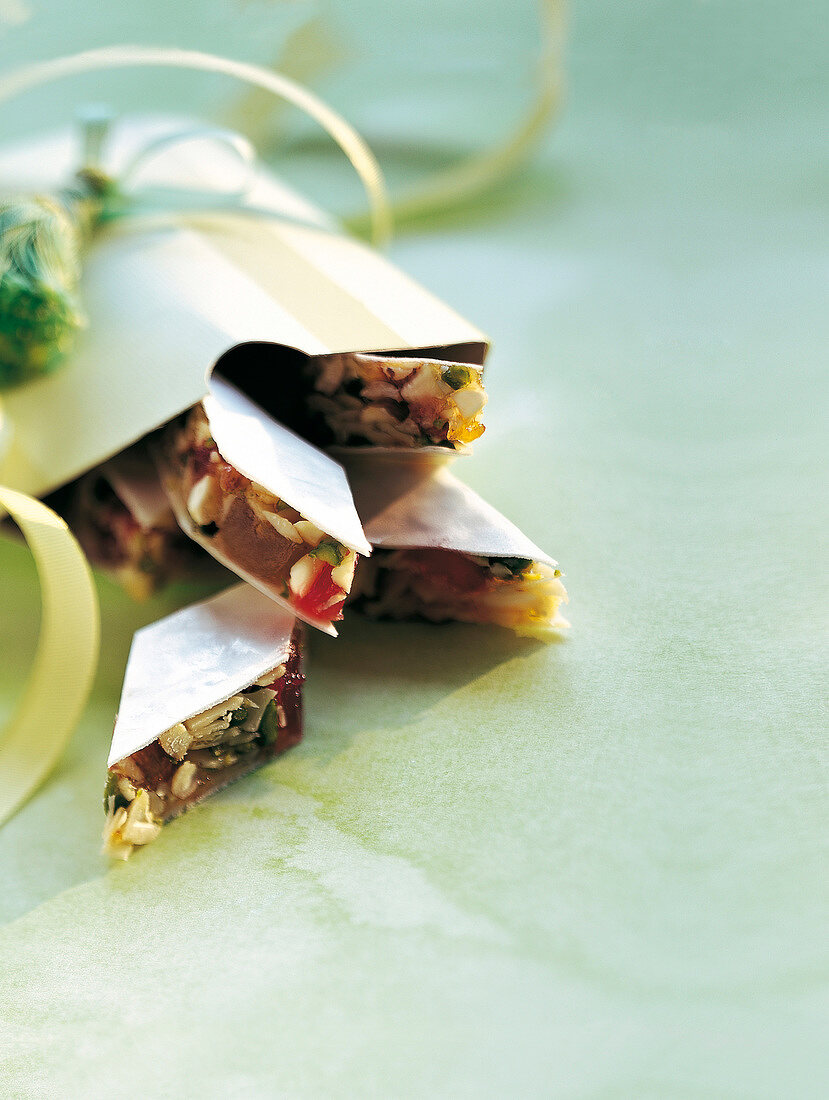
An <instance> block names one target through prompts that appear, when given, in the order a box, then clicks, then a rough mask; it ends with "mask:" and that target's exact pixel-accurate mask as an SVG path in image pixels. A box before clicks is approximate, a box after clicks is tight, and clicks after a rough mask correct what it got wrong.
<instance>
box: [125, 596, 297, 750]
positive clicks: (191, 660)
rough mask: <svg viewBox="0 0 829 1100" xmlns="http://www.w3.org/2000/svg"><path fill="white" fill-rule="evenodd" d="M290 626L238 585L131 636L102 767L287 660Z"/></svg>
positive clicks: (278, 611) (285, 615)
mask: <svg viewBox="0 0 829 1100" xmlns="http://www.w3.org/2000/svg"><path fill="white" fill-rule="evenodd" d="M295 621H296V620H295V619H294V617H293V615H291V614H290V613H289V612H287V611H284V610H283V609H282V608H280V607H277V606H276V604H275V603H274V602H273V600H271V599H269V598H268V597H267V596H263V595H262V594H261V593H260V592H258V591H257V590H256V589H254V588H251V587H250V585H247V584H237V585H233V587H231V588H228V589H225V591H224V592H221V593H220V594H219V595H218V596H213V597H211V598H210V599H208V600H203V601H202V602H201V603H197V604H193V605H192V606H191V607H186V608H184V609H183V610H182V611H177V612H175V613H174V614H173V615H170V616H168V617H167V618H166V619H161V620H160V621H159V622H156V623H152V624H151V625H150V626H145V627H143V628H142V629H141V630H138V631H136V634H135V637H134V639H133V643H132V647H131V649H130V655H129V659H128V661H127V669H126V673H125V676H124V687H123V691H122V695H121V705H120V707H119V710H118V717H117V719H116V722H115V731H114V733H113V736H112V747H111V749H110V753H109V759H108V761H107V766H111V765H112V764H114V763H116V762H117V761H118V760H123V759H124V758H126V757H128V756H132V754H133V753H135V752H138V751H139V750H140V749H143V748H146V746H147V745H149V744H150V743H151V742H153V741H155V740H157V738H158V737H159V736H160V735H161V734H162V733H164V732H165V730H168V729H170V727H171V726H174V725H175V724H176V723H177V722H183V721H186V720H187V719H188V718H192V717H193V716H194V715H196V714H200V713H201V712H202V711H204V710H207V709H208V708H209V707H213V706H215V705H217V704H218V703H221V702H223V701H224V700H225V699H229V698H231V696H233V695H234V694H235V693H236V692H238V691H240V690H241V689H243V688H245V687H247V686H248V685H249V684H252V683H254V682H255V681H256V680H257V678H258V677H260V676H262V675H263V674H264V673H266V672H268V671H269V670H270V669H272V668H274V667H276V666H277V665H279V664H280V663H282V662H284V661H286V660H287V658H288V655H289V653H290V649H291V634H292V632H293V629H294V625H295Z"/></svg>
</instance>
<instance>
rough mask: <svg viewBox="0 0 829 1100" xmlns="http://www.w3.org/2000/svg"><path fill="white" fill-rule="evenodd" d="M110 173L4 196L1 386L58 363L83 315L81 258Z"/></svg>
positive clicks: (0, 213)
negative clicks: (46, 191) (44, 191)
mask: <svg viewBox="0 0 829 1100" xmlns="http://www.w3.org/2000/svg"><path fill="white" fill-rule="evenodd" d="M111 190H112V184H111V181H110V180H109V179H108V178H107V177H105V176H103V175H101V174H99V173H97V172H90V171H85V172H81V173H79V174H78V176H77V177H76V180H75V182H74V184H73V186H72V187H69V188H66V189H64V190H62V191H60V192H58V193H57V194H55V195H34V196H31V197H25V198H18V199H11V200H8V201H6V202H2V203H0V387H6V386H12V385H17V384H19V383H20V382H24V381H26V380H28V379H31V378H35V377H37V376H39V375H42V374H46V373H48V372H49V371H52V370H54V369H55V367H56V366H57V365H58V364H59V363H60V362H61V360H62V359H63V358H64V357H65V356H66V354H67V353H68V352H69V351H70V350H71V348H72V345H73V343H74V339H75V335H76V333H77V332H78V330H79V329H80V328H81V327H82V326H83V325H84V323H85V318H84V314H83V310H82V308H81V304H80V301H79V297H78V282H79V279H80V272H81V258H82V254H83V251H84V249H85V247H86V245H87V244H88V242H89V239H90V237H91V235H92V232H93V230H94V228H95V226H96V225H97V224H98V223H99V222H100V220H101V218H102V216H103V210H104V203H105V200H106V198H107V197H108V195H109V194H110V193H111Z"/></svg>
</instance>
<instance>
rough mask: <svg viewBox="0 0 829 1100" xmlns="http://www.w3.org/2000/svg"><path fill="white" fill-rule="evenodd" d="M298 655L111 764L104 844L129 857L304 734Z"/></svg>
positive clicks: (110, 850)
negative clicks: (178, 818) (175, 820)
mask: <svg viewBox="0 0 829 1100" xmlns="http://www.w3.org/2000/svg"><path fill="white" fill-rule="evenodd" d="M303 680H304V676H303V674H302V671H301V657H300V651H299V648H298V645H297V644H296V639H295V642H294V644H293V645H292V650H291V654H290V657H289V658H288V660H287V661H286V662H285V663H284V664H281V665H279V666H277V667H276V668H274V669H272V670H271V671H270V672H268V673H266V674H265V675H264V676H260V677H259V679H258V680H257V681H256V683H254V684H250V685H249V686H248V687H246V688H245V689H244V690H243V691H240V692H238V693H237V694H236V695H233V696H231V698H229V699H226V700H224V701H223V702H221V703H218V704H217V705H216V706H214V707H210V708H209V709H208V710H205V711H203V712H202V713H201V714H197V715H194V716H193V717H192V718H188V719H187V720H186V721H184V722H178V723H176V725H174V726H172V727H171V728H170V729H168V730H165V731H164V733H162V734H161V736H160V737H158V739H157V740H155V741H153V742H151V744H149V745H147V746H146V747H145V748H143V749H140V750H139V751H138V752H135V753H133V754H132V755H131V756H128V757H125V758H124V759H123V760H119V761H118V762H117V763H115V764H113V765H112V767H111V768H110V769H109V776H108V779H107V787H106V792H105V794H104V809H105V810H106V814H107V820H106V825H105V827H104V851H105V852H106V853H107V854H108V855H110V856H112V857H113V858H115V859H128V858H129V856H130V854H131V853H132V850H133V848H135V847H137V846H141V845H144V844H148V843H149V842H150V841H152V840H154V839H155V838H156V837H157V836H158V834H159V832H160V831H161V827H162V825H163V824H164V823H165V822H166V821H169V820H170V819H171V818H174V817H176V816H177V815H178V814H180V813H181V812H182V811H183V810H186V809H187V808H188V807H189V806H191V805H193V803H195V802H198V801H200V800H201V799H203V798H205V797H207V795H209V794H211V793H212V792H213V791H216V790H218V789H219V788H220V787H224V786H225V785H226V784H228V783H230V782H232V781H233V780H234V779H238V778H239V777H240V776H242V775H244V774H246V773H247V772H249V771H252V770H253V769H254V768H257V767H259V766H260V765H261V764H263V763H265V762H266V761H267V760H269V759H271V758H272V757H274V756H276V755H278V754H279V753H281V752H284V751H285V749H288V748H290V747H291V746H292V745H295V744H296V743H297V742H298V741H299V740H300V739H301V738H302V682H303Z"/></svg>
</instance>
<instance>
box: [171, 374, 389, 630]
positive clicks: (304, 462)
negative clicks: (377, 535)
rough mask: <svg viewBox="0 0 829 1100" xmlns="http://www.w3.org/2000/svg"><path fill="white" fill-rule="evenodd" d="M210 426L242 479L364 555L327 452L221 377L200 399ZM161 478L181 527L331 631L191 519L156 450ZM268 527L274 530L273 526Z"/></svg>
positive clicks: (344, 483) (342, 480)
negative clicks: (242, 563)
mask: <svg viewBox="0 0 829 1100" xmlns="http://www.w3.org/2000/svg"><path fill="white" fill-rule="evenodd" d="M203 407H204V411H205V414H206V416H207V420H208V424H209V428H210V432H211V434H212V436H213V439H214V440H215V443H216V446H217V447H218V450H219V453H220V455H221V456H222V458H224V460H225V461H226V462H228V463H229V464H230V465H231V466H232V467H234V468H235V469H236V470H238V471H239V472H240V473H241V474H243V475H244V476H245V477H247V478H249V479H250V480H251V481H253V482H255V483H256V484H257V485H260V486H262V487H263V488H264V489H265V490H266V491H267V492H268V493H269V494H271V495H272V496H273V497H277V498H279V499H280V500H282V501H284V502H285V503H286V504H288V505H290V506H291V507H292V508H295V509H296V510H297V511H298V512H299V513H300V514H301V515H302V516H303V517H304V518H305V519H307V520H310V522H311V523H313V524H314V525H315V526H316V527H318V528H319V529H320V530H321V531H322V532H324V533H325V534H326V535H330V536H331V537H332V538H334V539H335V540H337V542H339V543H342V544H343V545H344V546H346V547H348V548H349V549H350V550H353V551H354V552H355V553H357V554H362V555H368V554H370V553H371V546H370V544H369V543H368V541H367V540H366V537H365V535H364V534H363V529H362V526H361V524H360V519H359V516H358V515H357V511H356V508H355V507H354V501H353V498H352V495H351V489H350V487H349V484H348V479H347V477H346V474H345V470H344V469H343V467H342V466H340V464H339V463H337V462H335V461H334V460H333V459H332V458H331V457H330V456H328V455H326V454H324V453H323V452H322V451H320V450H318V449H317V448H316V447H313V446H312V445H311V444H310V443H307V442H306V441H305V440H304V439H301V438H300V437H299V436H298V435H295V434H294V433H293V432H291V431H289V430H288V429H287V428H285V427H283V426H282V425H281V424H278V423H277V422H276V421H274V420H273V419H272V418H271V417H270V416H268V414H267V413H265V412H264V411H263V410H262V409H260V408H259V407H258V406H257V405H255V404H254V402H253V401H251V400H250V399H249V398H248V397H247V396H245V395H244V394H243V393H241V392H240V391H239V390H238V389H236V387H235V386H232V385H230V384H229V383H228V382H226V381H225V380H224V379H222V378H221V377H220V376H219V375H215V376H214V377H213V378H212V380H211V383H210V392H209V394H208V395H207V396H206V397H205V399H204V402H203ZM159 467H160V469H161V472H162V481H163V484H164V487H165V490H166V492H167V496H168V497H169V500H170V503H171V504H172V507H173V510H174V512H175V515H176V519H177V520H178V522H179V524H180V526H181V528H182V530H184V531H185V532H186V533H187V534H188V535H189V536H190V537H191V538H192V539H193V540H194V541H195V542H197V543H198V544H199V545H200V546H202V547H204V549H205V550H207V551H209V553H211V554H212V555H213V556H214V557H215V558H216V559H217V560H218V561H220V562H221V563H222V564H223V565H225V566H227V567H228V568H229V569H232V570H233V571H234V572H235V573H236V574H237V575H238V576H240V577H242V578H243V579H244V580H246V581H247V582H248V583H249V584H251V585H253V586H254V587H255V588H258V589H259V590H260V591H262V592H263V593H265V594H266V595H268V596H269V597H270V598H271V599H273V600H275V601H276V602H277V603H279V604H280V605H281V606H283V607H285V608H287V609H289V610H290V612H291V614H299V615H300V617H301V618H303V619H305V621H306V622H309V623H310V624H311V625H312V626H316V627H317V628H318V629H320V630H323V631H325V632H326V633H327V634H331V635H334V636H336V633H337V631H336V629H335V628H334V626H333V625H332V623H331V622H329V621H327V620H323V619H318V618H315V617H313V616H311V615H306V614H304V613H301V612H298V611H297V609H296V608H294V607H293V605H292V604H291V603H289V601H288V600H287V599H285V597H284V595H283V591H282V585H278V586H277V585H274V584H272V583H269V582H268V581H267V580H265V579H263V577H261V576H257V575H256V574H255V573H254V572H252V571H251V570H249V569H246V568H244V567H243V566H242V565H241V564H240V562H239V560H235V559H234V558H233V557H231V556H230V555H229V554H228V553H227V552H226V551H222V550H221V549H220V548H219V547H218V546H217V544H216V540H215V538H213V537H210V536H209V535H207V534H205V533H204V531H203V530H202V528H201V527H200V526H199V525H198V524H197V523H196V522H195V521H194V519H193V517H192V516H191V514H190V511H189V509H188V506H187V500H186V499H185V498H184V496H183V494H182V491H181V486H180V483H179V481H178V480H177V479H176V477H175V475H174V471H173V469H172V465H171V463H170V461H169V459H167V458H165V457H164V452H163V451H162V452H161V453H160V458H159ZM272 533H273V532H272Z"/></svg>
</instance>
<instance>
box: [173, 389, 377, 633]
mask: <svg viewBox="0 0 829 1100" xmlns="http://www.w3.org/2000/svg"><path fill="white" fill-rule="evenodd" d="M166 461H167V462H168V463H169V469H168V471H167V473H166V475H165V480H166V482H167V483H168V484H169V479H170V474H172V476H173V478H174V479H175V489H174V491H175V492H176V493H177V494H178V495H179V497H180V498H181V500H182V502H183V504H184V507H185V509H186V512H187V515H188V516H189V519H190V521H191V522H192V524H193V525H194V526H195V527H196V528H198V530H199V532H200V533H201V536H202V537H203V538H204V539H205V540H206V545H207V546H208V548H210V547H215V549H216V551H217V553H218V554H220V555H221V556H222V557H224V558H225V559H227V561H228V562H230V563H231V564H232V565H234V566H237V567H239V568H241V569H244V570H245V571H246V572H247V573H249V574H250V575H251V576H253V577H256V579H257V580H258V581H261V582H264V583H266V584H268V585H269V586H271V587H272V588H273V589H274V590H275V591H276V592H277V594H278V595H280V596H281V597H282V598H283V599H285V600H287V601H288V603H289V604H290V605H291V607H292V608H293V609H294V610H295V611H296V613H297V614H299V615H301V616H303V617H304V618H309V619H311V620H318V621H322V622H326V623H329V622H335V621H337V620H338V619H341V618H342V608H343V604H344V602H345V598H346V596H347V595H348V592H349V591H350V589H351V582H352V579H353V576H354V568H355V565H356V563H357V555H356V554H355V552H354V551H353V550H351V549H349V548H348V547H347V546H344V545H343V544H342V543H340V542H338V541H337V540H336V539H335V538H333V537H332V536H330V535H327V534H326V533H325V532H324V531H321V530H320V528H319V527H317V526H316V525H315V524H313V523H312V522H311V521H310V520H308V519H305V518H304V517H303V516H302V515H301V513H300V512H298V511H297V509H296V508H292V507H291V506H290V505H289V504H287V503H286V502H285V501H283V500H280V499H279V498H278V497H276V496H274V495H273V494H272V493H269V492H268V491H267V490H266V489H265V488H263V487H262V486H261V485H258V484H257V483H256V482H254V481H251V480H250V478H247V477H245V476H244V475H243V474H241V473H240V472H239V471H238V470H236V469H234V467H233V466H231V465H230V463H228V462H226V461H225V460H224V459H223V458H222V456H221V454H220V453H219V450H218V448H217V446H216V443H215V442H214V440H213V438H212V437H211V434H210V426H209V424H208V421H207V417H206V416H205V413H204V410H203V409H202V408H201V407H200V406H197V407H196V408H195V409H194V410H193V411H192V412H191V413H190V414H189V416H188V417H187V419H186V421H185V422H184V424H183V425H182V426H181V427H179V428H177V429H174V430H173V434H172V436H171V439H170V442H169V444H168V448H167V459H166ZM220 560H221V558H220Z"/></svg>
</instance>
